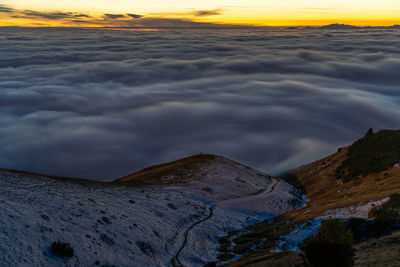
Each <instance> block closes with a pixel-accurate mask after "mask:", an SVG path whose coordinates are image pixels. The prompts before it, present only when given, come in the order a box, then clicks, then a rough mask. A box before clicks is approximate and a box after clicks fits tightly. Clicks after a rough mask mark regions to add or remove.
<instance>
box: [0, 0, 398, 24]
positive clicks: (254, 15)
mask: <svg viewBox="0 0 400 267" xmlns="http://www.w3.org/2000/svg"><path fill="white" fill-rule="evenodd" d="M399 11H400V2H399V1H397V0H380V1H376V0H324V1H320V0H318V1H317V0H301V1H300V0H282V1H272V0H246V1H245V0H217V1H215V0H203V1H197V0H173V1H165V0H147V1H131V0H112V1H111V0H90V1H81V0H40V1H33V0H1V1H0V26H84V27H92V26H93V27H99V26H109V27H163V26H165V27H201V26H212V25H214V24H219V25H220V24H223V25H238V24H239V25H252V26H295V25H305V26H307V25H326V24H331V23H345V24H352V25H358V26H365V25H371V26H388V25H394V24H397V23H399V20H400V12H399ZM188 21H189V22H196V23H211V25H210V24H195V23H194V24H190V23H189V24H188ZM214 26H215V25H214Z"/></svg>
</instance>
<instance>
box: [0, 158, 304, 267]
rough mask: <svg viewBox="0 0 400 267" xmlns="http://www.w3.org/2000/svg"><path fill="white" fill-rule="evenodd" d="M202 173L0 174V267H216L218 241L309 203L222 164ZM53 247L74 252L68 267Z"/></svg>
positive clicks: (266, 179)
mask: <svg viewBox="0 0 400 267" xmlns="http://www.w3.org/2000/svg"><path fill="white" fill-rule="evenodd" d="M197 167H199V169H198V170H200V172H198V173H199V175H198V177H196V179H191V180H190V182H188V183H186V184H185V183H182V184H171V185H163V186H159V185H158V186H155V185H142V186H137V185H136V186H132V185H126V184H124V183H118V182H117V183H111V184H110V183H105V184H102V183H94V182H89V181H82V180H80V181H74V180H68V179H56V178H51V177H45V176H39V175H33V174H26V173H19V172H14V171H8V170H2V171H1V172H0V209H1V212H0V231H1V235H0V262H1V263H2V264H3V265H6V266H59V265H68V266H76V265H83V266H88V265H89V266H90V265H115V266H182V265H184V266H201V265H203V264H205V263H207V262H210V261H214V260H215V259H216V256H217V254H216V251H217V250H216V249H217V247H218V238H219V237H221V236H223V235H225V234H226V233H227V232H229V231H232V230H234V229H239V228H243V227H246V226H248V225H250V224H254V223H257V222H260V221H262V220H264V219H266V218H270V217H272V216H275V215H277V214H280V213H284V212H287V211H288V210H290V209H293V208H295V207H299V206H300V205H302V204H301V203H303V202H304V199H303V198H302V196H300V195H298V194H297V193H296V192H295V190H294V189H293V187H291V186H290V185H288V184H286V183H285V182H283V181H281V180H278V179H276V178H272V177H270V176H268V175H265V174H262V173H260V172H258V171H255V170H252V169H250V168H248V167H246V166H243V165H241V164H238V163H235V162H232V161H229V160H228V159H225V158H221V157H217V159H216V160H214V161H210V162H208V163H207V164H204V165H202V166H197ZM181 175H182V174H181ZM188 176H190V175H189V174H188ZM191 176H193V174H191ZM57 240H60V241H62V242H66V243H69V244H70V245H71V247H72V248H73V249H74V256H73V257H72V258H71V259H69V260H63V259H61V258H58V257H57V256H55V255H53V254H52V253H51V250H50V246H51V244H52V242H54V241H57Z"/></svg>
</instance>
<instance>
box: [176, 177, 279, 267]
mask: <svg viewBox="0 0 400 267" xmlns="http://www.w3.org/2000/svg"><path fill="white" fill-rule="evenodd" d="M274 180H275V183H274V184H273V185H272V186H268V187H267V188H265V189H264V190H262V191H261V192H258V193H256V194H251V195H247V196H244V197H240V198H249V197H254V196H258V195H261V194H270V193H271V192H272V191H274V190H275V187H276V186H277V185H278V183H279V182H280V180H279V179H276V178H274ZM232 199H235V198H232ZM232 199H226V200H223V201H221V202H219V203H222V202H224V201H229V200H232ZM213 215H214V207H209V214H208V216H207V217H205V218H204V219H201V220H199V221H197V222H195V223H193V224H192V225H191V226H190V227H189V228H188V229H186V231H185V233H184V234H183V237H184V239H183V243H182V245H181V246H180V248H179V249H178V251H177V252H176V254H175V256H174V257H173V258H172V259H171V261H170V262H171V264H172V266H174V267H185V265H184V264H183V263H182V262H181V261H180V260H179V255H180V253H181V252H182V250H183V249H184V248H185V246H186V244H187V242H188V236H189V233H190V231H191V230H192V229H193V228H194V227H195V226H196V225H199V224H201V223H203V222H205V221H207V220H209V219H211V217H212V216H213Z"/></svg>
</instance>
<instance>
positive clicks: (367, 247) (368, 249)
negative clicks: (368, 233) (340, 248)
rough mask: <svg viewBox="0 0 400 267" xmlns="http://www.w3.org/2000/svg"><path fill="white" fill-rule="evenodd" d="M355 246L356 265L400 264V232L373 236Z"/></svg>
mask: <svg viewBox="0 0 400 267" xmlns="http://www.w3.org/2000/svg"><path fill="white" fill-rule="evenodd" d="M355 248H356V257H355V266H364V267H375V266H387V267H390V266H393V267H394V266H400V232H397V233H394V234H392V235H390V236H384V237H381V238H372V239H370V240H368V241H366V242H363V243H360V244H358V245H357V246H355Z"/></svg>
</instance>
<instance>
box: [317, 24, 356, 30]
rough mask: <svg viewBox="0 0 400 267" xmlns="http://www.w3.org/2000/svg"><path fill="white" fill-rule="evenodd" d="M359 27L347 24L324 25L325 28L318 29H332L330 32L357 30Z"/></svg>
mask: <svg viewBox="0 0 400 267" xmlns="http://www.w3.org/2000/svg"><path fill="white" fill-rule="evenodd" d="M358 28H360V27H357V26H353V25H348V24H338V23H335V24H330V25H326V26H322V27H320V29H332V30H336V29H338V30H342V29H358Z"/></svg>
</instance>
